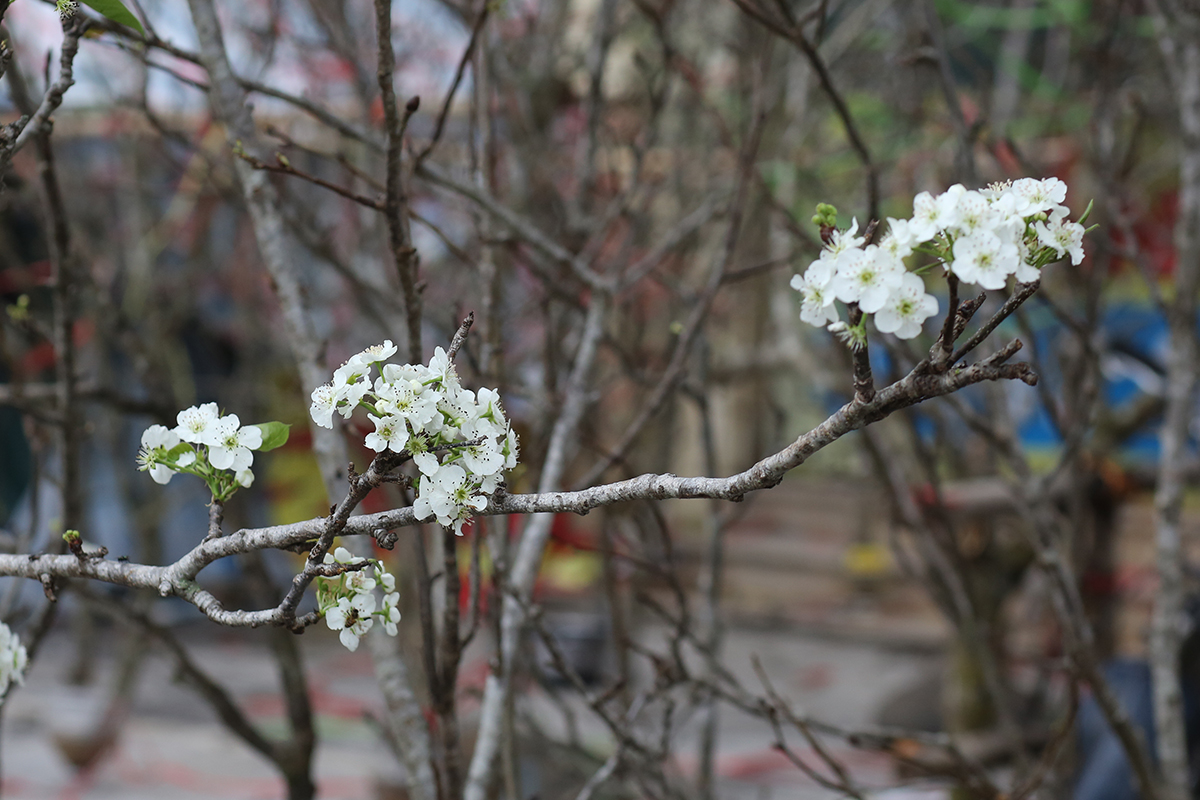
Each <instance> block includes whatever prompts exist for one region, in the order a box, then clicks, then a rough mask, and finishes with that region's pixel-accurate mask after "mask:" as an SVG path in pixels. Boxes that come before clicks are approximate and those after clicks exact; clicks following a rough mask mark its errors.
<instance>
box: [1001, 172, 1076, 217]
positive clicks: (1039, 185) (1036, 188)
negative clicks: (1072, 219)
mask: <svg viewBox="0 0 1200 800" xmlns="http://www.w3.org/2000/svg"><path fill="white" fill-rule="evenodd" d="M1012 195H1013V197H1014V198H1016V200H1017V207H1016V211H1017V213H1018V214H1020V215H1021V216H1029V215H1030V214H1036V213H1038V212H1040V211H1049V210H1050V209H1051V208H1053V207H1054V206H1056V205H1058V204H1060V203H1062V202H1063V201H1064V200H1066V199H1067V185H1066V184H1065V183H1063V182H1062V181H1060V180H1059V179H1058V178H1046V179H1045V180H1041V181H1039V180H1036V179H1034V178H1021V179H1019V180H1016V181H1013V185H1012Z"/></svg>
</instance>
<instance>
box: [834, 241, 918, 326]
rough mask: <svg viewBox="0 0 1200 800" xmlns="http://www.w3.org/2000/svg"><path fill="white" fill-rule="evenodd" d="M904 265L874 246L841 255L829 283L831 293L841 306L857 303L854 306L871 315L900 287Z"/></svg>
mask: <svg viewBox="0 0 1200 800" xmlns="http://www.w3.org/2000/svg"><path fill="white" fill-rule="evenodd" d="M904 274H905V273H904V265H903V264H902V263H901V262H899V261H896V260H894V259H892V258H891V257H890V256H888V254H887V253H884V252H883V251H882V250H880V249H879V248H878V247H876V246H874V245H868V247H867V248H866V249H865V250H855V251H853V252H852V253H847V254H846V255H845V256H844V263H843V264H842V265H841V266H840V267H839V269H838V272H837V274H836V275H835V276H834V277H833V281H832V282H831V283H830V286H831V288H832V289H833V291H834V294H835V295H836V296H837V299H838V300H841V301H842V302H843V303H858V307H859V308H861V309H862V310H863V311H864V312H866V313H868V314H873V313H875V312H876V311H878V310H879V309H880V308H882V307H883V304H884V303H886V302H887V299H888V297H889V296H890V295H891V293H892V292H893V291H894V290H895V289H896V288H897V287H899V285H900V278H901V277H902V276H903V275H904Z"/></svg>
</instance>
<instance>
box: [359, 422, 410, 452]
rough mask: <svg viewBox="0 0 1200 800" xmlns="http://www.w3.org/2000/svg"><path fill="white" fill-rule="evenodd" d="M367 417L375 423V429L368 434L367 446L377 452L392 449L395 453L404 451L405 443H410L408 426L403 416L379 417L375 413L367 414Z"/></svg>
mask: <svg viewBox="0 0 1200 800" xmlns="http://www.w3.org/2000/svg"><path fill="white" fill-rule="evenodd" d="M367 419H369V420H371V422H374V423H375V431H374V432H373V433H368V434H367V439H366V445H367V447H369V448H371V449H372V450H374V451H375V452H376V453H382V452H383V451H384V450H391V451H392V452H393V453H400V452H403V450H404V445H406V444H408V426H407V425H405V424H404V420H403V419H402V418H400V417H395V416H391V415H388V416H383V417H377V416H375V415H374V414H367Z"/></svg>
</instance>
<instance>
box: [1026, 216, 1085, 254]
mask: <svg viewBox="0 0 1200 800" xmlns="http://www.w3.org/2000/svg"><path fill="white" fill-rule="evenodd" d="M1033 229H1034V230H1035V231H1037V238H1038V241H1039V242H1041V243H1042V244H1043V245H1045V246H1046V247H1049V248H1051V249H1053V250H1054V252H1055V253H1057V254H1058V257H1059V258H1062V257H1063V256H1065V255H1067V254H1070V256H1071V263H1072V264H1079V262H1081V261H1083V234H1084V230H1083V226H1082V225H1080V224H1079V223H1078V222H1064V221H1063V220H1062V219H1054V218H1052V219H1051V220H1050V222H1049V224H1047V223H1045V222H1038V223H1036V224H1035V225H1034V226H1033Z"/></svg>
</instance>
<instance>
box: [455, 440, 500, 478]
mask: <svg viewBox="0 0 1200 800" xmlns="http://www.w3.org/2000/svg"><path fill="white" fill-rule="evenodd" d="M459 452H461V453H462V463H463V464H465V465H466V467H467V469H469V470H470V471H471V472H472V473H474V474H475V475H480V476H483V475H494V474H496V473H497V472H499V471H500V470H502V469H504V454H503V453H501V452H500V446H499V445H498V444H497V443H496V442H495V441H493V440H492V439H484V440H483V441H482V442H480V443H479V444H473V445H471V446H470V447H464V448H462V450H460V451H459Z"/></svg>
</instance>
